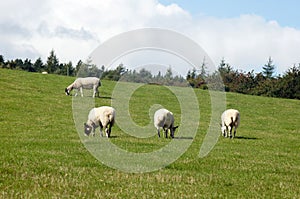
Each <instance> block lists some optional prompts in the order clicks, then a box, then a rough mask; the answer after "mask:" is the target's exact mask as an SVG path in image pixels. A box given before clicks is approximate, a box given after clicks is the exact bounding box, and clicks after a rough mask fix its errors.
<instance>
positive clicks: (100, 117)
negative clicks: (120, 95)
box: [84, 106, 116, 137]
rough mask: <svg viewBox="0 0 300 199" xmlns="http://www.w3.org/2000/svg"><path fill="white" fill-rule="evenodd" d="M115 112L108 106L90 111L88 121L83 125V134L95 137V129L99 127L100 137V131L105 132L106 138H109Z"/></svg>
mask: <svg viewBox="0 0 300 199" xmlns="http://www.w3.org/2000/svg"><path fill="white" fill-rule="evenodd" d="M115 117H116V111H115V109H114V108H112V107H110V106H101V107H98V108H93V109H91V110H90V112H89V115H88V120H87V122H86V123H84V133H85V135H86V136H89V135H90V133H91V132H92V131H93V133H92V135H93V136H94V135H95V129H96V128H97V127H98V126H100V135H101V136H103V133H102V129H104V130H105V133H106V137H110V133H111V127H112V126H113V125H114V123H115Z"/></svg>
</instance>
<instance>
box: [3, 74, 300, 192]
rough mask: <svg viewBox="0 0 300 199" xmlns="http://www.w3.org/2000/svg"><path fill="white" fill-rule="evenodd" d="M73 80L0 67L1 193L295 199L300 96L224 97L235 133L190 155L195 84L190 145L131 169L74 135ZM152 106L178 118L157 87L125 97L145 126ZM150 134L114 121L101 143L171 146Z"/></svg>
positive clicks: (202, 103) (202, 94)
mask: <svg viewBox="0 0 300 199" xmlns="http://www.w3.org/2000/svg"><path fill="white" fill-rule="evenodd" d="M73 81H74V77H64V76H57V75H42V74H37V73H28V72H22V71H13V70H4V69H1V70H0V93H1V97H0V142H1V144H0V150H1V155H0V198H299V197H300V175H299V174H300V122H299V119H300V101H299V100H288V99H275V98H265V97H258V96H248V95H240V94H236V93H227V94H226V96H227V100H226V104H227V108H235V109H238V110H239V111H240V113H241V124H240V127H239V128H238V129H237V134H236V136H237V138H236V139H233V140H230V139H228V138H227V139H225V138H223V137H219V139H218V142H217V144H216V145H215V147H214V148H213V150H212V151H211V152H210V153H209V154H208V155H207V156H206V157H204V158H199V157H198V154H199V149H200V146H201V143H202V141H203V139H204V136H205V132H206V131H207V128H208V126H209V122H210V111H211V110H210V97H209V93H208V91H203V90H200V89H196V90H195V93H196V96H197V99H198V101H199V109H200V126H199V128H198V130H197V135H196V137H195V138H194V139H193V142H192V144H191V146H190V147H189V148H188V150H187V151H186V152H185V153H184V154H183V155H182V156H181V157H180V158H179V159H177V160H176V161H175V162H174V163H172V164H171V165H169V166H167V167H166V168H163V169H161V170H158V171H154V172H150V173H138V174H135V173H125V172H122V171H119V170H115V169H112V168H110V167H108V166H105V165H103V164H102V163H101V162H99V161H98V160H96V159H95V158H94V157H93V156H92V155H91V154H90V153H89V152H88V151H87V149H86V148H85V146H84V145H83V143H82V142H81V141H80V137H79V135H78V133H77V131H76V128H75V125H74V120H73V115H72V97H70V96H66V95H65V93H64V89H65V87H66V86H68V85H69V84H70V83H72V82H73ZM115 83H116V82H112V81H102V86H101V87H100V88H99V91H100V95H101V98H96V99H95V100H96V101H95V103H96V105H97V106H100V105H110V104H111V100H113V99H112V98H111V95H112V91H113V89H114V86H115ZM162 93H164V95H162ZM158 96H159V97H158ZM154 103H155V104H161V105H163V106H164V107H166V108H168V109H170V110H172V111H173V113H174V115H175V124H176V125H177V124H178V123H176V121H179V116H180V114H181V112H180V108H179V105H178V101H177V100H176V97H175V96H174V95H173V94H172V92H170V91H169V90H168V89H166V88H165V87H163V86H157V85H145V86H142V87H140V88H139V89H137V90H136V91H135V92H134V93H133V95H132V98H131V100H130V104H129V106H130V114H131V116H132V119H133V120H134V121H135V122H136V123H138V124H140V125H146V124H148V123H149V114H148V111H149V106H151V105H152V104H154ZM117 119H118V116H117ZM179 125H180V124H179ZM82 129H83V127H82ZM219 132H220V133H221V131H220V130H219ZM82 133H83V131H82ZM96 133H97V135H99V131H98V129H97V130H96ZM153 133H155V134H154V135H155V136H153V137H150V138H147V139H139V138H135V137H132V136H130V135H128V134H126V133H124V132H122V130H121V129H120V128H119V127H118V126H114V127H113V128H112V134H111V135H112V136H113V138H112V139H110V141H111V142H113V143H114V144H116V145H118V146H119V147H120V148H123V149H126V150H128V151H132V152H139V153H141V152H149V151H152V150H156V149H159V148H161V147H163V146H165V145H166V144H168V143H169V142H170V139H165V138H163V137H162V138H160V139H159V138H158V137H157V135H156V130H155V128H154V126H153ZM175 137H176V132H175ZM166 155H168V154H166Z"/></svg>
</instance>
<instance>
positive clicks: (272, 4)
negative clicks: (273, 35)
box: [159, 0, 300, 29]
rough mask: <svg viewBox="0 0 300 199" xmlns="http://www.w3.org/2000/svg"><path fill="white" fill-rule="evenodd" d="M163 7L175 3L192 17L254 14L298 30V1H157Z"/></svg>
mask: <svg viewBox="0 0 300 199" xmlns="http://www.w3.org/2000/svg"><path fill="white" fill-rule="evenodd" d="M159 2H161V3H162V4H164V5H168V4H171V3H176V4H178V5H179V6H180V7H182V8H183V9H185V10H187V11H188V12H190V13H191V14H192V15H195V16H197V15H208V16H214V17H218V18H234V17H239V16H240V15H242V14H255V15H259V16H262V17H264V18H265V19H266V20H268V21H269V20H275V21H277V22H278V23H279V24H280V25H281V26H289V27H294V28H297V29H300V12H299V8H300V1H299V0H159Z"/></svg>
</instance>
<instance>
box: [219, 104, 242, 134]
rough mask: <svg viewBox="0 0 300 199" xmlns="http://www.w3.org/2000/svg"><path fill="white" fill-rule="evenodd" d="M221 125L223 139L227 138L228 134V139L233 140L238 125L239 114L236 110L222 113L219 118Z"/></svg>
mask: <svg viewBox="0 0 300 199" xmlns="http://www.w3.org/2000/svg"><path fill="white" fill-rule="evenodd" d="M221 120H222V124H221V131H222V135H223V136H224V137H227V134H229V137H230V138H234V137H235V134H236V129H237V128H238V126H239V124H240V113H239V111H238V110H235V109H228V110H226V111H224V112H223V114H222V116H221ZM233 128H234V132H233V136H232V129H233Z"/></svg>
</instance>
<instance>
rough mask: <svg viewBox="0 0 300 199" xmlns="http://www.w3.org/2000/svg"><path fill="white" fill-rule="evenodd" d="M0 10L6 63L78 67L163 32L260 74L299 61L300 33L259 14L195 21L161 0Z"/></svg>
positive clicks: (11, 4)
mask: <svg viewBox="0 0 300 199" xmlns="http://www.w3.org/2000/svg"><path fill="white" fill-rule="evenodd" d="M0 7H1V12H0V33H1V34H0V52H1V54H3V55H4V57H5V58H11V59H12V58H19V57H21V58H22V57H24V56H26V55H27V56H28V58H31V59H36V58H38V57H39V56H41V57H42V58H43V59H45V58H46V57H47V56H48V54H49V52H50V50H51V49H54V50H55V52H56V54H57V56H58V57H59V59H60V61H62V62H67V61H69V60H71V61H73V63H75V62H77V61H78V60H79V59H82V60H85V59H86V57H87V56H88V55H89V54H90V53H91V52H92V51H93V50H94V49H95V48H96V47H97V46H98V45H99V44H100V43H102V42H104V41H105V40H107V39H109V38H111V37H113V36H115V35H117V34H119V33H122V32H124V31H129V30H133V29H137V28H143V27H160V28H168V29H173V30H175V31H178V32H179V33H183V34H185V35H187V36H189V37H190V38H191V39H192V40H194V41H196V42H198V43H199V44H200V45H201V46H202V47H203V48H204V50H206V52H207V53H208V54H209V56H210V57H211V58H212V59H213V61H214V62H215V64H218V63H219V62H220V60H221V59H222V57H224V58H225V60H226V61H227V62H228V63H229V64H231V65H232V66H233V67H234V68H235V69H242V70H246V71H249V70H252V69H255V70H256V71H260V70H261V67H262V65H263V64H265V63H266V62H267V59H268V57H269V56H271V57H272V58H273V59H274V63H275V65H276V66H277V71H278V72H279V73H283V72H284V71H285V70H286V69H288V68H289V67H291V66H292V65H293V64H294V63H299V62H300V58H299V50H298V49H299V46H300V30H297V29H293V28H288V27H281V26H280V25H279V24H278V23H277V22H276V21H266V20H265V19H264V18H262V17H260V16H256V15H242V16H240V17H237V18H228V19H220V18H215V17H209V16H203V15H201V16H197V17H196V16H192V15H191V14H190V13H189V12H188V11H186V10H184V9H182V8H181V7H179V6H178V5H176V4H170V5H167V6H164V5H162V4H160V3H159V2H158V1H157V0H143V1H138V0H126V1H125V0H106V1H99V0H86V1H80V0H78V1H75V0H61V1H56V0H45V1H43V2H42V3H41V2H40V1H38V0H29V1H20V0H11V1H2V2H1V3H0Z"/></svg>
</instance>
